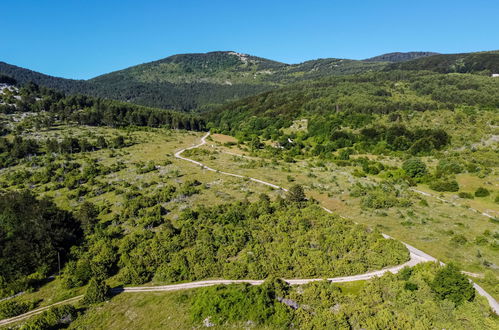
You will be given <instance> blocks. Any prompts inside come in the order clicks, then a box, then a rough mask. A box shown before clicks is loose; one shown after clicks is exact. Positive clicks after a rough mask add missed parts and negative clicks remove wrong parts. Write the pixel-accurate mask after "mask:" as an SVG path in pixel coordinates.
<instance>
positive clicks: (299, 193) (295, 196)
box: [286, 184, 305, 203]
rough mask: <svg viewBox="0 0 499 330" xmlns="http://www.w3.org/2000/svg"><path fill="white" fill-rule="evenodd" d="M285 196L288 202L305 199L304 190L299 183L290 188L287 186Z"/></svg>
mask: <svg viewBox="0 0 499 330" xmlns="http://www.w3.org/2000/svg"><path fill="white" fill-rule="evenodd" d="M286 198H287V199H288V200H289V201H290V202H297V203H298V202H303V201H305V192H304V191H303V187H302V186H300V185H299V184H295V185H294V186H292V187H291V188H289V190H288V193H287V195H286Z"/></svg>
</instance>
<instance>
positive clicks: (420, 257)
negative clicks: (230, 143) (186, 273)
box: [0, 133, 499, 326]
mask: <svg viewBox="0 0 499 330" xmlns="http://www.w3.org/2000/svg"><path fill="white" fill-rule="evenodd" d="M209 135H210V133H207V134H206V135H204V136H203V137H202V138H201V142H200V143H199V144H196V145H193V146H191V147H188V148H184V149H181V150H179V151H177V152H176V153H175V157H176V158H178V159H182V160H185V161H187V162H190V163H193V164H195V165H198V166H201V167H202V168H203V169H205V170H208V171H212V172H216V173H219V174H223V175H228V176H233V177H236V178H242V179H247V180H251V181H253V182H257V183H260V184H263V185H266V186H269V187H272V188H274V189H281V190H283V191H287V189H286V188H283V187H280V186H278V185H275V184H273V183H270V182H266V181H263V180H260V179H256V178H252V177H247V176H244V175H239V174H234V173H229V172H224V171H219V170H216V169H214V168H211V167H208V166H206V165H205V164H203V163H201V162H198V161H196V160H193V159H190V158H187V157H183V156H182V153H183V152H184V151H186V150H191V149H195V148H198V147H200V146H203V145H204V144H206V138H207V137H208V136H209ZM416 192H419V191H416ZM428 195H429V194H428ZM429 196H431V195H429ZM432 197H433V196H432ZM322 208H323V209H324V211H326V212H328V213H333V211H331V210H330V209H328V208H325V207H322ZM383 237H385V238H388V239H393V238H392V237H391V236H388V235H386V234H383ZM402 243H403V244H404V245H405V246H406V247H407V249H408V250H409V253H410V257H411V258H410V260H409V261H407V262H405V263H403V264H401V265H398V266H393V267H388V268H384V269H382V270H377V271H372V272H368V273H364V274H358V275H352V276H343V277H333V278H327V279H326V280H328V281H330V282H333V283H341V282H353V281H361V280H369V279H372V278H374V277H378V276H381V275H383V274H385V273H387V272H391V273H397V272H398V271H400V270H401V269H402V268H404V267H406V266H409V267H412V266H415V265H417V264H418V263H420V262H436V261H438V260H437V259H436V258H434V257H432V256H430V255H429V254H427V253H424V252H423V251H421V250H419V249H416V248H415V247H414V246H412V245H409V244H407V243H404V242H402ZM441 264H443V263H441ZM463 273H465V274H466V275H469V276H475V275H477V274H472V273H466V272H463ZM321 280H324V278H309V279H284V281H286V282H287V283H289V284H290V285H300V284H306V283H309V282H314V281H321ZM263 282H264V281H263V280H206V281H196V282H188V283H179V284H171V285H162V286H136V287H124V288H115V289H113V290H112V291H113V292H114V293H120V292H162V291H178V290H186V289H194V288H202V287H207V286H213V285H221V284H234V283H248V284H251V285H260V284H262V283H263ZM472 283H473V286H474V287H475V289H476V290H477V292H478V293H479V294H480V295H482V296H483V297H485V298H486V299H487V301H488V302H489V305H490V308H491V309H492V310H493V311H494V312H495V313H496V314H498V315H499V304H498V302H497V301H496V300H495V299H494V298H493V297H492V296H491V295H490V294H488V293H487V292H486V291H485V290H484V289H483V288H482V287H480V286H479V285H478V284H476V283H474V282H472ZM82 297H83V296H77V297H73V298H70V299H67V300H64V301H60V302H58V303H55V304H52V305H49V306H45V307H42V308H38V309H35V310H32V311H30V312H27V313H25V314H21V315H18V316H15V317H13V318H10V319H4V320H0V326H4V325H8V324H11V323H15V322H18V321H22V320H24V319H26V318H29V317H31V316H33V315H37V314H40V313H43V312H44V311H46V310H48V309H49V308H51V307H53V306H57V305H61V304H69V303H74V302H76V301H78V300H80V299H81V298H82Z"/></svg>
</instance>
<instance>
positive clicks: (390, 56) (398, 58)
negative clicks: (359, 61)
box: [365, 52, 438, 62]
mask: <svg viewBox="0 0 499 330" xmlns="http://www.w3.org/2000/svg"><path fill="white" fill-rule="evenodd" d="M433 55H438V53H434V52H405V53H401V52H395V53H387V54H382V55H378V56H374V57H371V58H368V59H365V61H367V62H406V61H410V60H415V59H417V58H421V57H427V56H433Z"/></svg>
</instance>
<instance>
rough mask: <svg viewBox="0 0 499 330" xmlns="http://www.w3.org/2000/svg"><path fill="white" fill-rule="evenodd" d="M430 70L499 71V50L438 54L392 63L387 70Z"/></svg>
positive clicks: (456, 71)
mask: <svg viewBox="0 0 499 330" xmlns="http://www.w3.org/2000/svg"><path fill="white" fill-rule="evenodd" d="M394 69H401V70H430V71H435V72H440V73H485V74H488V75H490V74H492V73H499V52H498V51H490V52H479V53H463V54H438V55H434V56H429V57H422V58H418V59H415V60H413V61H408V62H402V63H395V64H391V65H390V66H388V67H387V68H386V70H394Z"/></svg>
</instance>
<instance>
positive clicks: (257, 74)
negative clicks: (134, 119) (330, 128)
mask: <svg viewBox="0 0 499 330" xmlns="http://www.w3.org/2000/svg"><path fill="white" fill-rule="evenodd" d="M385 65H386V63H384V62H383V63H371V62H364V61H354V60H346V59H319V60H313V61H307V62H303V63H300V64H293V65H290V64H284V63H280V62H276V61H272V60H268V59H264V58H260V57H255V56H251V55H246V54H240V53H236V52H230V51H226V52H210V53H202V54H180V55H174V56H170V57H167V58H164V59H162V60H159V61H154V62H150V63H145V64H140V65H136V66H133V67H130V68H126V69H123V70H120V71H115V72H111V73H108V74H105V75H102V76H98V77H95V78H93V79H90V80H87V81H84V80H71V79H64V78H57V77H52V76H48V75H44V74H41V73H38V72H34V71H31V70H27V69H23V68H20V67H17V66H13V65H9V64H7V63H3V62H0V74H4V75H7V76H10V77H12V78H14V79H16V80H17V81H18V82H19V83H21V84H24V83H28V82H30V81H32V82H35V83H36V84H39V85H43V86H46V87H49V88H55V89H58V90H60V91H63V92H66V93H69V94H87V95H91V96H96V97H103V98H108V99H115V100H121V101H126V102H132V103H136V104H140V105H145V106H151V107H158V108H163V109H174V110H182V111H192V110H198V111H202V110H204V109H206V108H211V107H212V106H213V105H219V104H222V103H225V102H227V101H233V100H237V99H240V98H244V97H248V96H251V95H256V94H259V93H261V92H265V91H269V90H272V89H275V88H278V87H282V86H284V85H287V84H289V83H293V82H296V81H301V80H310V79H317V78H321V77H325V76H330V75H345V74H356V73H362V72H366V71H379V70H381V69H383V68H384V67H385Z"/></svg>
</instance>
